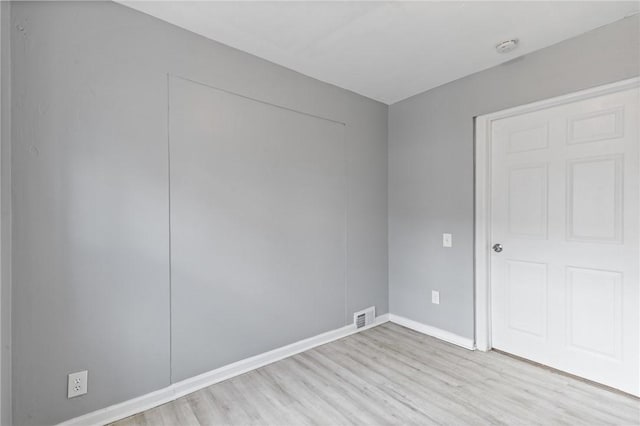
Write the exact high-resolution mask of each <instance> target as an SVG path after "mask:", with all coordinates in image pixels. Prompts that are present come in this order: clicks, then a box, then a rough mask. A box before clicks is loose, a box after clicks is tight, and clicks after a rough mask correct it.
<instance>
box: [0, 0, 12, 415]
mask: <svg viewBox="0 0 640 426" xmlns="http://www.w3.org/2000/svg"><path fill="white" fill-rule="evenodd" d="M9 7H10V5H9V3H8V2H2V3H0V85H1V89H0V93H1V95H2V96H1V99H0V102H1V107H0V110H1V117H0V140H1V142H2V143H1V144H0V161H1V164H0V171H1V176H0V185H1V187H0V193H1V194H2V198H1V199H0V245H1V247H0V250H1V255H0V258H1V259H2V264H1V265H0V279H1V282H0V284H1V285H0V300H1V301H2V305H1V306H0V315H2V319H1V322H2V329H1V330H0V351H1V352H0V358H1V362H0V369H1V370H0V386H1V388H2V392H1V393H2V400H0V411H1V413H0V424H2V425H10V424H12V420H11V43H10V34H11V33H10V27H11V22H10V18H11V16H10V13H9V12H10V11H9Z"/></svg>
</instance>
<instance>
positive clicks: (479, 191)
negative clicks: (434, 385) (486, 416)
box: [474, 77, 640, 351]
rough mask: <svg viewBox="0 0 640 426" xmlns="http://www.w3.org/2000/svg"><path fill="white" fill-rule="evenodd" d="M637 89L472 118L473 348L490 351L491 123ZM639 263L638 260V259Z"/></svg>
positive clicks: (603, 90)
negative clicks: (473, 203)
mask: <svg viewBox="0 0 640 426" xmlns="http://www.w3.org/2000/svg"><path fill="white" fill-rule="evenodd" d="M636 87H640V77H634V78H630V79H627V80H621V81H618V82H615V83H610V84H605V85H602V86H597V87H593V88H590V89H586V90H581V91H578V92H573V93H569V94H566V95H561V96H557V97H553V98H550V99H545V100H542V101H537V102H533V103H529V104H525V105H521V106H517V107H514V108H509V109H505V110H502V111H498V112H494V113H490V114H485V115H480V116H477V117H476V118H475V248H474V250H475V253H474V254H475V257H474V263H475V265H474V279H475V346H476V348H477V349H478V350H481V351H488V350H491V348H492V344H491V279H490V278H491V247H490V245H491V134H490V129H491V123H492V122H493V121H495V120H499V119H503V118H508V117H513V116H517V115H521V114H526V113H529V112H534V111H539V110H543V109H547V108H551V107H554V106H558V105H563V104H568V103H572V102H576V101H581V100H584V99H589V98H595V97H598V96H602V95H607V94H610V93H615V92H621V91H624V90H628V89H632V88H636ZM639 261H640V259H639Z"/></svg>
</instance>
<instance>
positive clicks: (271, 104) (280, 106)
mask: <svg viewBox="0 0 640 426" xmlns="http://www.w3.org/2000/svg"><path fill="white" fill-rule="evenodd" d="M169 77H170V78H179V79H181V80H184V81H188V82H190V83H193V84H198V85H200V86H205V87H208V88H209V89H214V90H219V91H220V92H224V93H228V94H230V95H234V96H238V97H240V98H244V99H248V100H250V101H254V102H258V103H261V104H265V105H269V106H272V107H275V108H280V109H284V110H287V111H291V112H295V113H296V114H302V115H307V116H309V117H313V118H318V119H320V120H326V121H331V122H333V123H336V124H342V125H343V126H346V123H344V122H342V121H339V120H334V119H332V118H328V117H323V116H320V115H316V114H312V113H310V112H305V111H301V110H299V109H295V108H291V107H287V106H284V105H279V104H276V103H273V102H269V101H265V100H263V99H258V98H254V97H251V96H248V95H245V94H242V93H238V92H236V91H233V90H230V89H224V88H222V87H219V86H214V85H212V84H207V83H203V82H201V81H198V80H194V79H191V78H187V77H184V76H181V75H177V74H175V75H173V74H171V73H169Z"/></svg>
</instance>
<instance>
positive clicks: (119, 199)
mask: <svg viewBox="0 0 640 426" xmlns="http://www.w3.org/2000/svg"><path fill="white" fill-rule="evenodd" d="M11 18H12V22H11V31H12V33H11V37H12V40H11V42H12V66H13V71H14V74H13V81H12V89H13V93H12V94H13V96H12V108H13V115H12V149H13V159H12V167H13V176H12V179H13V217H14V223H13V229H12V230H13V238H12V244H13V263H12V266H13V308H14V309H13V324H12V327H13V337H14V340H13V348H12V360H13V392H14V394H13V395H14V405H13V414H14V422H15V424H18V425H23V424H29V425H37V424H51V423H55V422H59V421H62V420H64V419H68V418H71V417H75V416H78V415H80V414H83V413H86V412H89V411H93V410H95V409H98V408H102V407H105V406H108V405H111V404H114V403H117V402H120V401H124V400H127V399H130V398H133V397H136V396H138V395H141V394H144V393H147V392H150V391H153V390H156V389H159V388H162V387H165V386H167V385H169V384H170V381H171V378H170V377H171V376H170V375H171V369H172V368H173V369H174V370H175V373H176V376H175V377H174V379H175V378H178V379H179V378H183V377H186V376H187V375H189V374H195V373H197V372H200V371H201V370H202V369H204V368H208V367H212V368H213V367H215V366H217V365H219V364H220V363H226V362H228V361H233V360H236V358H238V357H244V356H248V355H252V354H255V353H258V352H262V351H265V350H269V349H272V348H273V347H274V346H279V345H282V344H286V343H291V342H292V341H295V340H298V339H300V338H303V337H309V336H312V335H314V334H316V333H318V332H321V331H326V330H328V329H331V328H334V327H336V326H340V325H344V324H346V323H347V322H348V316H349V313H351V312H353V311H356V310H358V309H361V308H364V307H367V306H371V305H375V306H376V307H377V309H378V313H385V312H387V302H388V287H387V229H386V228H387V197H386V182H387V162H386V160H387V107H386V106H385V105H382V104H380V103H377V102H374V101H371V100H368V99H366V98H363V97H361V96H358V95H355V94H353V93H350V92H348V91H345V90H341V89H338V88H336V87H334V86H331V85H328V84H324V83H321V82H319V81H316V80H313V79H311V78H308V77H305V76H303V75H300V74H298V73H295V72H293V71H290V70H287V69H284V68H282V67H279V66H276V65H274V64H272V63H269V62H267V61H263V60H260V59H258V58H255V57H252V56H250V55H248V54H245V53H242V52H239V51H237V50H234V49H231V48H229V47H226V46H223V45H220V44H218V43H215V42H212V41H210V40H206V39H204V38H201V37H199V36H196V35H194V34H191V33H189V32H187V31H184V30H181V29H178V28H176V27H173V26H171V25H169V24H167V23H164V22H161V21H158V20H156V19H154V18H151V17H149V16H146V15H143V14H141V13H138V12H135V11H133V10H130V9H128V8H126V7H124V6H121V5H117V4H114V3H102V2H86V3H85V2H69V3H62V2H42V3H32V2H19V3H14V4H13V5H12V17H11ZM167 74H171V75H174V76H182V77H186V78H189V79H192V80H195V81H198V82H201V83H204V84H206V85H210V86H214V87H219V88H223V89H225V90H228V91H231V92H234V93H239V94H242V95H244V96H247V97H251V98H254V99H259V100H262V101H267V102H269V103H272V104H276V105H280V106H284V107H287V108H290V109H292V110H296V111H302V112H305V113H309V114H313V115H317V116H320V117H325V118H328V119H331V120H335V121H339V122H343V123H346V125H345V126H342V125H340V127H341V128H342V129H341V132H342V134H341V135H342V137H343V140H342V141H340V142H339V143H335V144H336V146H337V147H340V152H341V155H342V156H341V158H339V160H340V161H341V164H344V163H346V167H345V169H346V174H345V172H344V171H343V173H342V174H341V175H340V178H341V179H343V183H342V184H341V185H338V186H336V182H328V183H327V182H325V184H326V185H328V186H326V187H325V186H323V185H320V184H319V183H318V185H319V186H316V187H313V188H312V191H311V193H313V191H321V190H325V189H327V188H329V189H330V190H328V192H327V193H322V192H318V195H319V198H320V199H323V200H334V201H331V202H330V203H329V202H327V203H328V204H323V205H322V206H318V207H322V208H328V209H329V213H330V214H329V216H328V217H331V218H332V219H331V220H329V221H328V222H327V223H323V226H324V228H323V229H324V230H325V231H327V230H331V232H330V238H331V241H328V242H327V241H324V242H325V243H327V244H328V245H326V246H323V247H322V248H321V250H320V252H319V256H324V255H327V253H328V249H327V247H329V246H330V245H331V244H336V241H337V244H338V245H337V246H338V247H339V248H340V249H341V250H342V251H341V253H342V254H343V255H342V256H337V257H331V258H330V259H328V260H326V261H322V262H321V263H320V265H321V266H323V265H327V262H328V263H329V264H330V265H331V266H330V273H329V274H327V275H326V276H323V277H322V278H325V279H329V280H336V279H338V278H337V277H339V279H340V282H339V283H335V282H334V281H331V282H330V283H328V284H329V285H331V286H332V288H333V287H335V288H338V289H339V290H340V291H339V292H338V291H333V292H331V293H330V297H329V298H327V299H323V300H321V301H317V303H316V304H314V305H313V306H312V307H310V306H309V303H310V302H309V301H310V300H312V297H311V296H312V295H317V292H318V285H319V281H318V280H314V279H311V280H308V281H304V280H298V282H297V283H296V285H297V286H298V287H297V288H295V291H296V293H295V295H296V296H299V297H302V299H301V300H302V302H303V304H304V306H303V307H301V306H299V305H298V304H296V303H295V301H296V299H294V298H292V297H285V295H284V294H281V293H278V292H282V291H283V287H279V288H278V287H277V286H275V283H276V281H275V279H276V278H277V277H278V275H277V274H274V276H273V277H266V276H265V277H264V280H262V281H260V280H259V279H258V278H259V277H247V276H246V275H239V276H240V277H241V278H242V279H248V278H251V279H253V280H254V281H252V282H251V283H250V284H247V283H244V282H240V283H236V286H235V287H232V288H234V289H239V290H243V291H238V292H236V293H235V294H226V295H225V299H224V303H226V304H232V303H237V304H238V307H240V308H242V307H246V306H247V300H248V299H249V300H253V299H252V298H255V297H256V294H258V293H259V292H268V291H269V290H270V288H271V287H270V286H272V285H273V286H274V287H273V290H274V294H277V295H280V296H281V297H272V298H270V299H269V302H270V304H271V305H270V306H269V310H270V311H271V312H272V313H273V312H279V313H280V314H282V320H280V321H279V322H278V321H276V324H277V327H274V328H273V329H270V335H269V336H268V338H267V339H264V338H263V336H262V335H258V334H256V333H263V332H264V329H263V328H260V327H257V328H256V327H254V328H253V329H251V328H250V327H249V326H248V325H247V324H246V323H244V324H243V325H242V330H243V332H244V333H246V334H244V335H243V338H246V340H244V341H239V342H233V344H230V345H226V344H225V342H221V341H219V340H217V339H218V338H219V337H220V336H222V337H225V334H224V332H222V333H221V332H220V331H219V330H220V328H219V327H220V324H219V323H218V322H217V321H221V320H224V321H226V320H228V319H229V318H228V317H225V316H224V315H222V316H216V315H211V316H209V317H208V318H207V321H209V322H208V324H207V327H203V330H202V332H199V333H197V334H194V333H189V332H185V331H184V330H175V329H174V332H175V333H177V334H176V336H180V338H181V339H182V343H183V344H188V345H192V347H197V346H198V345H201V344H202V343H203V342H204V343H207V344H208V345H207V346H206V350H207V351H208V353H210V354H215V359H213V360H211V361H210V362H209V363H208V364H207V362H205V361H203V360H200V361H198V360H196V366H195V367H194V368H192V369H190V368H189V367H188V366H187V365H186V363H187V362H189V361H193V360H188V359H186V358H184V359H181V358H180V357H177V359H176V360H175V361H176V362H178V363H180V364H175V363H174V365H170V359H171V358H170V353H171V348H170V341H171V339H170V326H171V324H170V308H171V306H170V305H171V304H172V303H171V300H170V295H171V294H173V295H174V297H177V295H178V294H181V295H182V296H185V295H188V286H189V285H191V286H195V285H196V284H197V282H196V281H195V280H192V279H190V277H189V276H188V275H186V274H180V271H175V272H176V274H175V275H172V277H173V278H174V280H173V281H172V282H171V286H170V263H169V258H170V257H169V256H170V255H169V244H170V238H169V237H170V233H169V220H170V217H169V212H170V205H169V176H170V174H169V155H168V146H167V141H168V138H169V130H168V127H167V124H168V119H169V112H168V100H167V99H168V93H167V91H168V90H167V89H168V85H167ZM218 108H219V107H218ZM215 111H216V109H215V108H214V109H213V110H210V111H208V112H209V113H212V112H213V113H215ZM193 112H194V113H197V112H199V111H193ZM240 115H241V114H240ZM172 118H173V116H172ZM184 123H186V122H184ZM184 123H183V124H184ZM241 125H242V122H241ZM305 129H307V130H308V128H307V127H305ZM318 131H319V130H318ZM287 135H289V136H290V134H285V135H284V136H287ZM209 136H211V135H209ZM280 136H282V135H280ZM174 140H176V141H178V142H177V143H180V141H181V140H182V141H183V142H184V141H185V140H186V139H180V138H179V137H176V139H174ZM316 140H317V139H316ZM182 146H183V148H185V151H180V152H179V153H176V152H174V151H173V145H172V155H173V154H175V155H179V154H185V153H187V151H186V149H187V148H189V146H188V144H185V145H182ZM304 146H305V149H309V145H308V144H307V145H304ZM176 147H179V145H176ZM283 147H284V148H283V149H285V152H284V154H285V157H284V158H287V157H289V158H291V157H293V158H297V159H298V160H301V159H304V158H306V157H305V155H308V153H306V154H305V152H304V151H302V152H294V151H295V150H293V148H292V145H291V142H289V144H285V145H283ZM210 148H211V147H210ZM219 148H220V147H218V149H219ZM211 149H212V150H211V151H206V150H205V151H203V152H205V153H207V155H211V154H212V153H215V152H216V151H215V150H213V148H211ZM323 149H324V151H322V154H323V155H325V156H328V157H326V158H327V161H326V162H325V163H323V164H325V165H326V167H325V168H324V169H322V170H321V171H322V173H321V174H320V176H321V177H322V178H323V179H325V178H327V176H328V172H332V171H333V168H332V167H334V166H335V164H334V163H335V162H336V161H338V160H336V158H335V157H332V156H331V155H333V154H335V152H333V154H332V151H331V150H330V149H329V147H324V148H323ZM345 154H346V155H345ZM209 158H211V157H209ZM272 159H273V158H272ZM329 160H330V161H329ZM176 167H177V169H176V170H175V172H176V173H182V174H180V175H179V176H182V177H183V178H186V179H190V178H192V177H194V175H190V174H189V170H187V169H186V168H185V167H182V168H180V167H179V163H178V164H176ZM191 172H193V171H191ZM219 172H220V170H218V171H217V173H219ZM171 177H172V179H174V178H176V179H177V177H176V175H174V172H172V173H171ZM215 177H216V178H218V179H225V175H224V174H222V175H220V174H218V175H215ZM230 177H233V178H242V176H240V177H238V176H236V175H233V176H230ZM344 182H346V183H344ZM316 183H317V182H316ZM323 188H324V189H323ZM271 189H273V188H271ZM176 190H177V191H178V192H175V193H174V191H173V190H172V196H173V195H174V194H175V195H176V198H178V199H180V198H181V197H182V196H186V195H188V194H187V193H186V192H180V190H179V188H177V189H176ZM185 194H186V195H185ZM336 194H338V196H340V197H342V198H341V201H340V203H338V202H337V201H335V197H336ZM205 195H206V194H205ZM213 195H214V196H219V195H220V194H219V193H215V194H213ZM305 196H307V195H305ZM332 197H333V198H332ZM304 200H307V201H308V198H304ZM235 201H238V200H237V199H236V200H235ZM336 203H337V204H336ZM171 204H172V205H171V212H172V214H173V213H174V212H175V214H176V216H175V217H172V218H171V224H172V228H173V227H175V229H177V230H180V229H182V230H183V231H184V230H187V229H188V227H189V226H190V225H191V224H189V223H185V222H181V221H183V220H184V221H186V220H191V219H192V217H190V216H189V214H188V213H197V212H193V211H189V210H188V209H189V207H188V206H186V205H181V206H179V209H181V210H174V207H175V204H174V202H173V200H172V203H171ZM196 204H197V203H196ZM338 207H340V208H341V214H342V218H344V216H345V210H346V224H347V225H346V230H345V221H344V220H341V221H340V227H339V229H333V228H332V226H333V224H335V218H334V216H332V215H334V214H335V211H334V210H335V209H336V208H338ZM193 208H194V209H195V208H200V207H198V206H197V205H194V207H193ZM276 211H277V209H276ZM303 211H304V210H303ZM205 216H206V215H205ZM291 216H292V218H296V217H297V216H296V215H295V214H292V215H291ZM261 219H264V218H261ZM203 220H207V219H203ZM208 220H210V221H211V222H206V223H203V226H211V227H216V226H217V227H218V228H217V230H220V229H222V228H220V225H221V224H220V223H219V222H217V221H218V220H220V218H219V217H217V216H215V215H211V217H209V218H208ZM282 223H283V222H282V221H280V222H278V224H279V225H282ZM298 225H299V226H300V225H302V224H298ZM273 229H274V231H279V230H280V228H278V227H277V226H274V227H273ZM286 231H287V232H292V231H291V229H286ZM314 232H315V231H313V232H312V233H310V234H309V236H310V237H314V236H317V235H316V233H314ZM327 232H328V231H327ZM289 236H291V234H289ZM226 238H227V240H226V241H229V239H230V238H231V236H230V235H227V236H226ZM327 238H328V237H327ZM286 241H287V242H290V243H292V244H301V242H300V240H295V238H290V239H289V240H286ZM205 247H209V246H206V245H205ZM271 247H272V248H273V247H274V246H273V245H272V246H271ZM172 248H174V247H172ZM299 248H300V251H302V247H299ZM183 249H184V251H179V252H177V253H172V255H175V256H176V261H177V260H182V261H184V260H185V259H188V256H189V255H190V254H193V252H190V251H188V250H187V249H185V248H184V245H183ZM236 249H237V248H234V250H236ZM281 249H282V250H283V251H281V252H278V253H276V254H275V256H276V259H277V260H279V261H282V260H283V259H284V258H285V255H286V254H287V253H292V247H285V248H281ZM285 249H286V250H285ZM313 249H317V247H315V248H314V247H311V248H310V250H313ZM287 250H288V251H287ZM236 252H237V251H236ZM293 252H295V247H294V248H293ZM216 253H218V252H216ZM344 253H346V257H345V255H344ZM311 255H312V254H309V256H311ZM297 256H298V257H297V258H296V259H297V260H298V261H300V262H302V263H301V264H297V265H298V266H300V267H301V268H302V269H301V270H300V271H297V275H296V277H297V278H300V277H302V276H304V275H305V274H306V275H311V274H313V273H315V272H317V271H316V270H315V267H312V266H315V264H314V262H313V259H312V258H304V257H301V256H302V255H301V254H297ZM255 260H256V258H255V257H254V258H253V259H252V261H255ZM201 265H202V264H201ZM201 265H200V266H201ZM171 266H173V265H171ZM252 266H253V265H248V267H252ZM294 266H295V265H294ZM294 266H292V267H294ZM222 267H224V265H223V266H222ZM283 267H284V269H286V265H285V266H283ZM228 268H229V269H228V270H227V272H228V276H232V275H233V273H234V272H237V270H236V269H234V268H238V265H237V264H235V265H229V266H228ZM269 271H270V272H273V270H269ZM280 272H281V271H280ZM216 278H217V279H218V278H220V277H216ZM223 278H224V277H223ZM205 281H206V280H205ZM218 282H219V281H218ZM199 283H200V284H202V281H200V282H199ZM256 283H259V285H260V286H262V287H261V288H259V289H258V288H256V287H252V286H254V285H257V284H256ZM205 284H206V285H209V286H213V285H214V284H215V283H214V282H207V283H205ZM286 285H287V286H289V287H291V286H292V283H291V282H288V283H286ZM181 286H185V287H181ZM243 286H245V287H243ZM170 287H171V288H170ZM286 288H287V287H286V286H285V290H286ZM306 289H308V293H307V292H306ZM214 290H215V289H213V287H211V288H209V289H205V293H203V294H205V295H206V296H207V297H214V296H216V295H219V294H218V293H216V291H214ZM258 290H259V291H258ZM200 295H202V294H199V293H196V294H194V295H193V297H194V300H193V301H194V303H195V302H196V299H195V297H198V296H200ZM188 302H189V300H188V299H181V300H180V303H176V305H174V306H173V311H172V312H171V316H177V317H181V318H183V319H185V322H184V323H183V324H182V325H183V326H186V327H188V326H191V325H193V324H194V323H193V321H194V318H193V316H191V317H190V316H189V312H188V310H189V309H190V304H189V303H188ZM198 302H199V304H198V309H199V310H200V312H202V311H204V310H206V309H207V307H209V308H210V311H211V312H215V311H216V309H218V308H219V307H220V305H219V303H221V300H215V299H211V300H210V302H211V303H210V305H207V303H206V300H202V299H199V300H198ZM254 304H255V303H254ZM303 311H305V312H306V313H307V314H309V313H310V312H311V315H312V318H313V319H312V320H311V321H307V322H303V323H302V324H296V325H295V327H293V326H292V327H291V328H288V327H287V321H289V320H290V319H292V318H295V317H296V315H298V314H299V313H301V312H303ZM256 315H257V316H258V318H260V316H261V315H265V310H264V309H262V310H260V309H259V310H258V311H257V312H256ZM174 325H175V324H174ZM207 329H210V330H211V335H210V337H208V336H206V335H202V333H206V331H207ZM82 369H88V370H89V393H88V394H87V395H86V396H82V397H79V398H75V399H72V400H68V399H67V398H66V375H67V374H68V373H69V372H73V371H78V370H82Z"/></svg>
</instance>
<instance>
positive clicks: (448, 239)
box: [442, 234, 453, 247]
mask: <svg viewBox="0 0 640 426" xmlns="http://www.w3.org/2000/svg"><path fill="white" fill-rule="evenodd" d="M442 247H453V237H452V236H451V234H442Z"/></svg>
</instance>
